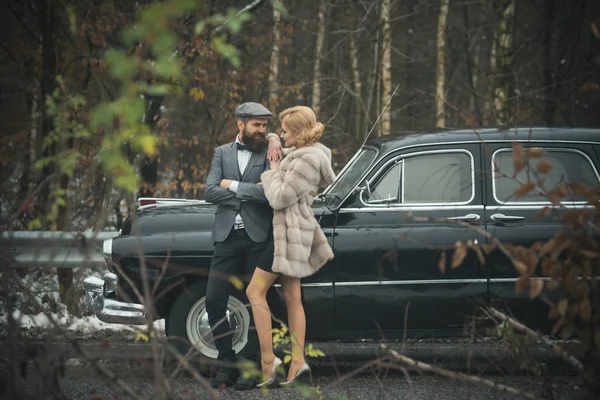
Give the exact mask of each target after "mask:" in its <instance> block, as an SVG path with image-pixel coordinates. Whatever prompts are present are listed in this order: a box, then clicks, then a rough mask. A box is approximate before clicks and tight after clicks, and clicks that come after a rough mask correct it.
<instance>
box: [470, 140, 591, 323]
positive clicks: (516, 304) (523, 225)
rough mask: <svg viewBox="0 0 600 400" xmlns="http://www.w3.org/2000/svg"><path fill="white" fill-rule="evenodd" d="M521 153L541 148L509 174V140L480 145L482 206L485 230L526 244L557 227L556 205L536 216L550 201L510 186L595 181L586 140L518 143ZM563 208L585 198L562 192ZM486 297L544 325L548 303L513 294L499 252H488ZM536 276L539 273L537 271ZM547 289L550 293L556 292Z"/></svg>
mask: <svg viewBox="0 0 600 400" xmlns="http://www.w3.org/2000/svg"><path fill="white" fill-rule="evenodd" d="M521 145H522V146H523V148H524V152H525V154H527V152H528V151H529V150H530V149H531V148H538V149H542V150H543V155H542V156H541V157H534V158H531V157H526V158H525V160H526V163H525V167H524V168H523V169H522V170H521V171H520V172H518V173H517V174H515V173H514V171H515V168H514V161H513V147H512V146H513V143H512V142H504V143H485V144H483V145H482V146H483V148H484V151H483V153H484V154H485V164H486V170H487V172H486V175H487V177H488V178H489V179H487V180H486V190H485V191H486V196H485V197H486V203H487V204H486V210H485V218H486V219H485V221H486V229H487V231H488V232H489V233H490V234H491V235H492V236H493V237H495V238H497V239H499V240H500V241H501V242H503V243H509V244H514V245H522V246H531V245H532V244H533V243H535V242H540V241H547V240H549V239H550V238H552V237H553V236H554V234H555V233H556V232H557V231H558V230H560V229H562V224H561V222H560V221H559V215H560V209H555V210H554V211H553V212H552V213H551V214H549V215H546V216H544V217H541V218H537V217H536V216H537V214H538V212H539V211H540V210H541V209H542V208H543V207H546V206H550V205H551V203H550V202H549V201H548V200H547V197H546V196H544V195H543V194H540V193H539V192H538V191H536V190H534V191H531V192H529V193H528V194H527V195H526V196H524V197H516V195H515V191H516V190H517V188H518V187H519V186H520V185H521V184H522V183H523V182H533V183H534V184H536V186H537V187H539V188H540V189H543V190H544V191H546V192H550V191H552V190H554V189H556V188H557V187H558V185H559V184H563V183H569V182H576V181H579V182H583V183H584V184H586V185H589V186H591V187H595V186H597V185H598V182H599V180H598V171H597V170H596V168H595V166H594V162H597V160H596V155H595V153H594V151H593V149H592V148H591V147H589V146H587V145H585V144H576V143H569V144H568V145H567V144H564V143H563V144H561V143H552V142H546V143H539V142H523V143H521ZM547 161H549V162H550V163H551V166H552V168H551V170H550V171H549V172H548V173H546V174H542V173H539V172H538V166H539V165H540V163H542V162H547ZM563 205H564V207H565V208H566V209H569V208H578V207H585V206H586V202H585V201H584V199H582V198H578V197H577V196H575V195H571V196H568V197H565V198H564V199H563ZM487 263H488V265H489V266H490V271H491V276H490V298H491V303H492V305H493V306H495V307H499V308H501V309H503V310H504V311H506V312H508V313H509V314H511V315H512V316H514V317H515V318H516V319H518V320H519V321H522V322H524V323H525V324H527V325H528V326H529V327H531V328H535V329H541V330H547V329H548V328H549V327H550V326H551V325H550V324H551V323H550V322H549V321H548V306H547V305H546V304H545V303H544V302H543V301H542V300H541V299H536V300H531V299H530V298H529V295H528V292H527V291H525V292H521V293H517V292H516V290H515V282H516V280H517V277H518V274H517V272H516V270H515V268H514V266H513V265H512V264H511V262H510V260H509V259H508V258H507V257H506V256H505V255H504V254H503V253H502V252H500V251H498V250H496V251H493V252H492V253H490V255H489V257H488V260H487ZM537 275H539V276H541V271H539V270H538V272H537ZM557 294H558V293H557V292H550V293H549V295H550V296H553V295H557Z"/></svg>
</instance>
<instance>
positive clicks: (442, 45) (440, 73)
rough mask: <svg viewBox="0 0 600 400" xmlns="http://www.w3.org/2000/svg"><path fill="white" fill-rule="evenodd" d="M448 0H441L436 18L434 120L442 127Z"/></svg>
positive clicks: (444, 122)
mask: <svg viewBox="0 0 600 400" xmlns="http://www.w3.org/2000/svg"><path fill="white" fill-rule="evenodd" d="M449 2H450V0H442V3H441V6H440V15H439V18H438V31H437V73H436V75H437V77H436V85H435V99H436V119H435V126H437V127H444V126H445V125H446V121H445V111H444V110H445V108H444V103H445V102H446V95H445V77H444V56H445V52H446V26H447V25H448V3H449Z"/></svg>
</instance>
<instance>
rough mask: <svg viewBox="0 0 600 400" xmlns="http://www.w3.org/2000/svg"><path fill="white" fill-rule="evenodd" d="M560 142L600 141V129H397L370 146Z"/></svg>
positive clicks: (373, 141) (389, 147)
mask: <svg viewBox="0 0 600 400" xmlns="http://www.w3.org/2000/svg"><path fill="white" fill-rule="evenodd" d="M514 140H519V141H529V140H535V141H539V140H542V141H558V142H592V143H598V144H600V129H597V128H571V127H513V128H498V127H494V128H490V127H484V128H470V129H439V128H438V129H435V130H428V131H420V132H397V133H392V134H390V135H385V136H381V137H377V138H373V139H370V140H369V141H368V142H367V145H372V146H376V147H379V148H382V149H385V150H392V149H397V148H400V147H408V146H415V145H424V144H436V143H438V144H443V143H457V142H458V143H460V142H474V141H475V142H479V141H485V142H489V141H514Z"/></svg>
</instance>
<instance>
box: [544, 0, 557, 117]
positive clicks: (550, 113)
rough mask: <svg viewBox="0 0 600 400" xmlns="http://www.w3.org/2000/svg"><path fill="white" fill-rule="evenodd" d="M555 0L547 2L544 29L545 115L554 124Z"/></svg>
mask: <svg viewBox="0 0 600 400" xmlns="http://www.w3.org/2000/svg"><path fill="white" fill-rule="evenodd" d="M554 5H555V4H554V0H548V2H547V4H546V7H545V9H546V15H545V19H546V21H545V23H544V25H545V31H544V116H543V121H544V123H545V124H546V125H553V124H554V111H555V110H556V88H555V86H554V72H555V69H554V60H553V59H552V57H553V55H554V51H553V49H554V40H553V38H554V35H553V32H554Z"/></svg>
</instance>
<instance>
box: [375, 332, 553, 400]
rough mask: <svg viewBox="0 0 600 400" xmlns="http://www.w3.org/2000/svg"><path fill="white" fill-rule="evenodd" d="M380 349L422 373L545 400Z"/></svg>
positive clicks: (386, 348)
mask: <svg viewBox="0 0 600 400" xmlns="http://www.w3.org/2000/svg"><path fill="white" fill-rule="evenodd" d="M379 347H380V349H381V350H384V351H386V352H387V354H389V355H390V356H391V357H392V358H393V359H394V360H396V361H398V362H401V363H403V364H405V365H408V366H411V367H414V368H417V369H419V370H421V371H426V372H433V373H434V374H438V375H441V376H445V377H447V378H451V379H458V380H461V381H465V382H471V383H476V384H480V385H484V386H487V387H489V388H492V389H494V390H497V391H499V392H503V393H508V394H512V395H514V396H520V397H523V398H525V399H531V400H543V398H541V397H538V396H536V395H534V394H532V393H528V392H525V391H523V390H520V389H517V388H514V387H511V386H506V385H503V384H501V383H498V382H496V381H493V380H491V379H485V378H480V377H478V376H474V375H467V374H463V373H461V372H453V371H449V370H447V369H444V368H440V367H436V366H434V365H431V364H427V363H424V362H421V361H417V360H413V359H412V358H410V357H406V356H403V355H401V354H399V353H398V352H397V351H395V350H392V349H389V348H388V347H387V346H386V345H383V344H382V345H380V346H379Z"/></svg>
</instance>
